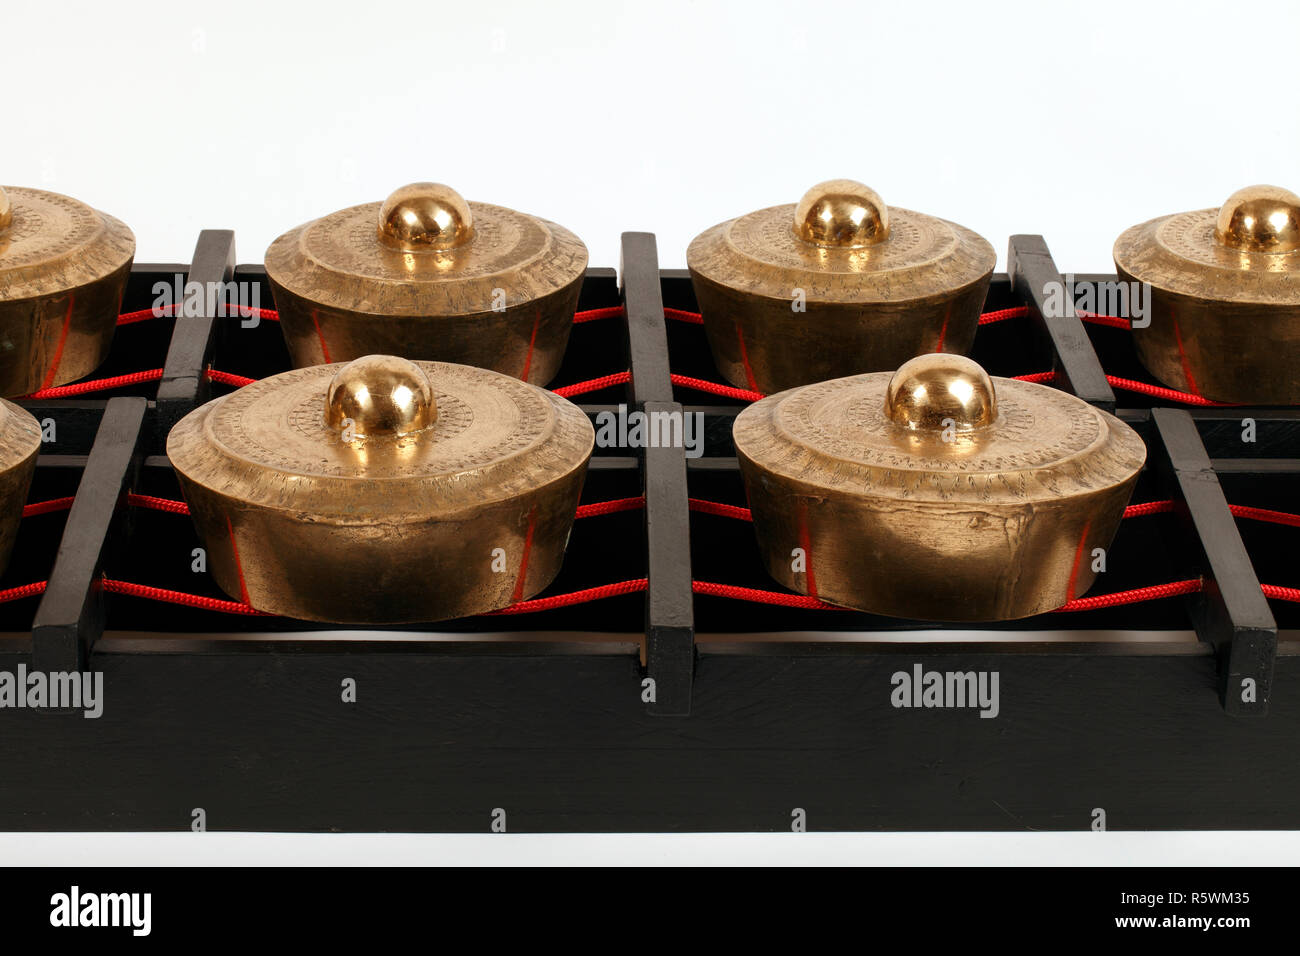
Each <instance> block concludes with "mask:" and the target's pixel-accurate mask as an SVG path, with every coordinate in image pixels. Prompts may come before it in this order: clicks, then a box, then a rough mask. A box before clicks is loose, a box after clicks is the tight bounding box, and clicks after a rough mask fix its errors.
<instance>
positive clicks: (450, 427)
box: [289, 388, 474, 449]
mask: <svg viewBox="0 0 1300 956" xmlns="http://www.w3.org/2000/svg"><path fill="white" fill-rule="evenodd" d="M433 398H434V402H435V403H436V407H437V409H438V417H437V418H436V419H435V420H434V423H433V425H432V426H430V427H429V428H428V429H426V430H425V431H421V432H419V433H418V434H417V435H416V436H412V437H409V438H405V439H403V442H405V443H406V444H410V443H411V442H412V441H425V440H428V441H441V442H445V441H447V439H449V438H454V437H455V436H457V435H459V434H460V433H461V432H463V431H464V430H465V429H466V428H468V427H469V426H470V424H471V423H472V422H473V421H474V412H473V411H472V410H471V409H470V407H469V406H468V405H466V404H465V403H464V402H462V401H461V400H460V399H459V398H457V397H456V396H455V395H452V394H451V393H449V392H444V391H440V390H439V389H437V388H434V390H433ZM289 427H290V428H292V429H293V430H294V431H296V432H298V433H299V434H301V435H302V436H303V437H304V438H305V439H306V440H307V441H309V442H313V443H316V442H319V443H320V444H322V445H325V444H330V443H335V442H338V440H339V437H340V433H339V431H338V429H336V428H331V427H330V426H329V424H328V423H326V421H325V396H324V395H316V394H313V395H307V396H305V397H304V398H303V400H302V402H301V403H299V405H298V406H297V407H296V408H294V409H292V410H291V411H290V412H289ZM362 440H363V441H365V442H366V447H369V448H371V449H374V448H377V447H379V446H380V445H382V444H385V443H391V442H392V439H388V438H369V439H366V438H365V436H362Z"/></svg>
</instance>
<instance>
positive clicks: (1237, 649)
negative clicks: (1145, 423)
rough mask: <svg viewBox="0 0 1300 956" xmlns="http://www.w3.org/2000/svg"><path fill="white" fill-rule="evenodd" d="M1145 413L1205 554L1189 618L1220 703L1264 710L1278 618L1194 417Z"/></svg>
mask: <svg viewBox="0 0 1300 956" xmlns="http://www.w3.org/2000/svg"><path fill="white" fill-rule="evenodd" d="M1151 417H1152V421H1153V422H1154V424H1155V427H1156V431H1157V433H1158V434H1159V436H1160V446H1161V447H1160V448H1159V449H1153V453H1154V455H1156V456H1158V460H1157V461H1156V462H1155V464H1156V467H1157V468H1159V469H1161V470H1162V471H1164V472H1165V473H1166V480H1171V481H1172V483H1173V485H1174V486H1175V487H1176V490H1177V492H1178V493H1179V494H1180V495H1181V497H1182V499H1183V501H1184V502H1185V503H1186V506H1187V516H1188V518H1189V519H1190V523H1191V528H1192V531H1193V532H1194V537H1195V541H1196V543H1197V546H1198V547H1199V549H1200V551H1201V552H1202V556H1203V559H1204V574H1205V590H1204V591H1203V592H1202V593H1201V594H1199V595H1196V596H1194V597H1193V599H1192V608H1193V614H1192V618H1193V624H1194V625H1195V627H1196V632H1197V634H1198V635H1199V636H1200V637H1201V639H1202V640H1204V641H1207V642H1209V643H1211V644H1213V645H1214V646H1215V647H1216V648H1217V649H1218V651H1219V654H1220V668H1219V671H1220V672H1219V678H1220V683H1219V691H1220V696H1221V698H1222V700H1223V706H1224V709H1225V710H1227V711H1228V712H1229V713H1232V714H1238V715H1250V714H1263V713H1265V712H1266V711H1267V708H1268V698H1269V693H1270V690H1271V685H1272V681H1273V664H1274V659H1275V657H1276V655H1277V624H1276V622H1275V621H1274V619H1273V614H1272V612H1271V611H1270V610H1269V606H1268V601H1267V600H1266V599H1265V597H1264V594H1263V592H1262V591H1261V590H1260V587H1259V579H1258V578H1257V577H1256V576H1255V569H1254V567H1253V565H1252V564H1251V560H1250V555H1249V554H1248V553H1247V552H1246V546H1245V544H1243V543H1242V540H1241V535H1240V534H1239V533H1238V531H1237V522H1236V519H1234V518H1233V516H1232V512H1231V511H1229V510H1228V501H1227V499H1226V498H1225V497H1224V494H1223V489H1222V487H1220V485H1219V479H1218V477H1217V476H1216V475H1215V473H1214V468H1213V465H1212V463H1211V461H1210V458H1209V456H1208V455H1207V454H1206V453H1205V446H1204V445H1203V444H1202V443H1201V438H1200V435H1199V434H1198V433H1197V430H1196V422H1195V421H1194V420H1193V419H1192V417H1191V416H1190V415H1188V414H1187V412H1185V411H1183V410H1181V409H1177V408H1157V409H1154V410H1152V413H1151ZM1247 681H1251V682H1253V684H1254V688H1253V694H1252V695H1250V696H1253V698H1254V699H1253V700H1243V696H1245V695H1246V687H1247Z"/></svg>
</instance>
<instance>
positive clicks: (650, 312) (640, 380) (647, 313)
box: [619, 232, 695, 716]
mask: <svg viewBox="0 0 1300 956" xmlns="http://www.w3.org/2000/svg"><path fill="white" fill-rule="evenodd" d="M619 275H620V284H621V287H622V291H623V307H624V309H625V310H626V313H627V330H628V353H629V354H628V358H629V368H630V369H631V371H632V400H633V405H634V406H635V409H636V410H638V411H642V412H644V413H646V414H647V415H651V416H653V415H671V416H674V417H678V418H680V417H681V416H682V415H683V410H682V407H681V405H679V404H677V403H676V402H674V401H673V389H672V381H671V379H670V377H669V375H670V372H669V363H668V332H667V329H666V328H665V327H664V305H663V294H662V291H661V289H660V286H659V257H658V252H657V250H656V247H655V237H654V236H653V235H652V234H650V233H645V232H625V233H623V245H622V268H621V269H620V272H619ZM642 452H643V454H642V460H643V461H644V465H645V474H644V488H645V499H646V507H645V522H646V545H647V548H648V551H649V553H648V557H647V561H648V564H647V576H648V578H649V588H648V590H647V593H646V674H647V676H648V677H649V678H650V679H651V680H653V681H654V682H655V697H654V700H653V701H652V702H651V703H649V704H648V709H649V711H650V713H653V714H657V715H662V716H685V715H687V714H689V713H690V709H691V687H692V682H693V680H694V672H695V619H694V596H693V594H692V592H691V546H690V503H689V500H688V493H687V488H686V450H685V448H683V447H666V448H647V449H643V450H642Z"/></svg>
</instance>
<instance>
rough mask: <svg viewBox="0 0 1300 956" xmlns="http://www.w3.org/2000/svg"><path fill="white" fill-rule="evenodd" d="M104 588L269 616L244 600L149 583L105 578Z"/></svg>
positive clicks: (135, 595) (177, 602)
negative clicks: (186, 591)
mask: <svg viewBox="0 0 1300 956" xmlns="http://www.w3.org/2000/svg"><path fill="white" fill-rule="evenodd" d="M104 590H105V591H107V592H108V593H109V594H125V595H127V596H129V597H138V598H144V599H145V600H148V601H162V602H163V603H165V604H181V605H184V606H185V607H197V608H200V609H202V610H204V611H221V612H222V613H224V614H247V615H250V616H256V617H267V616H269V615H267V614H266V612H265V611H259V610H257V609H256V608H254V607H252V606H251V605H248V604H245V603H244V602H243V601H223V600H221V599H220V598H210V597H204V596H202V595H200V594H185V593H184V592H182V591H169V590H167V589H166V588H153V587H149V586H148V585H147V584H133V583H132V582H130V581H115V580H113V579H112V578H105V579H104Z"/></svg>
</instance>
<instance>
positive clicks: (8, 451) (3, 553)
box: [0, 399, 41, 574]
mask: <svg viewBox="0 0 1300 956" xmlns="http://www.w3.org/2000/svg"><path fill="white" fill-rule="evenodd" d="M40 450H41V426H40V424H39V423H38V422H37V421H36V419H35V418H33V417H32V416H31V414H29V413H28V412H27V410H26V409H23V408H19V407H18V406H17V405H15V404H13V403H12V402H6V401H4V400H3V399H0V574H4V572H5V569H6V568H7V567H9V556H10V554H12V553H13V549H14V538H16V537H17V536H18V525H19V523H20V522H21V521H22V519H23V505H24V504H26V502H27V490H28V488H30V487H31V484H32V475H33V474H34V473H35V472H36V456H37V455H38V454H39V453H40Z"/></svg>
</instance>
